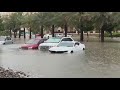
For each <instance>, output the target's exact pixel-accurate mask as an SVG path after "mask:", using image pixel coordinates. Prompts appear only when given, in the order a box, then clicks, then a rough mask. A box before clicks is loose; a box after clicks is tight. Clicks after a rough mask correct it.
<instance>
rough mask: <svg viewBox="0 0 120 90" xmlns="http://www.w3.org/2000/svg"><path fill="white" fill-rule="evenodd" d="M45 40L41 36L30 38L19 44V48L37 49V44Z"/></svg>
mask: <svg viewBox="0 0 120 90" xmlns="http://www.w3.org/2000/svg"><path fill="white" fill-rule="evenodd" d="M45 40H46V39H43V38H36V39H31V40H29V41H28V42H26V43H25V44H24V45H23V46H21V49H38V46H39V44H41V43H43V42H44V41H45Z"/></svg>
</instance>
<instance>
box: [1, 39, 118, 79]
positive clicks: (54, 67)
mask: <svg viewBox="0 0 120 90" xmlns="http://www.w3.org/2000/svg"><path fill="white" fill-rule="evenodd" d="M84 43H85V45H86V50H85V51H81V52H79V53H73V54H51V53H49V52H42V51H39V50H20V49H18V47H19V46H20V45H21V44H11V45H2V46H1V47H0V66H2V67H4V68H8V67H9V68H10V69H13V70H15V71H22V72H25V73H26V74H28V75H30V77H34V78H109V77H112V78H116V77H120V43H118V42H105V43H100V42H95V41H94V42H84Z"/></svg>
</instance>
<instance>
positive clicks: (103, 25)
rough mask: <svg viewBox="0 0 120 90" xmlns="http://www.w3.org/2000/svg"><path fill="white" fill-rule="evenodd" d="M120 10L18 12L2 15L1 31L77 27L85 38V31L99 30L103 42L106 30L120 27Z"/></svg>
mask: <svg viewBox="0 0 120 90" xmlns="http://www.w3.org/2000/svg"><path fill="white" fill-rule="evenodd" d="M119 17H120V13H119V12H36V13H33V12H29V13H23V12H16V13H12V14H11V15H9V16H0V31H7V32H9V30H12V31H13V32H17V31H18V30H19V29H20V28H21V27H22V28H29V29H31V31H32V32H33V33H40V30H41V27H42V28H43V30H48V31H51V30H52V27H53V26H54V28H56V27H61V28H62V29H68V28H67V27H70V28H71V29H73V28H75V29H76V30H77V31H78V32H79V33H80V40H81V41H83V40H84V35H83V31H86V32H88V31H92V30H94V29H95V30H97V31H98V32H99V33H100V38H101V42H104V31H106V32H108V33H110V35H111V37H112V31H117V30H119V29H120V25H119V22H120V18H119ZM87 35H88V33H87Z"/></svg>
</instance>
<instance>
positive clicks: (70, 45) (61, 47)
mask: <svg viewBox="0 0 120 90" xmlns="http://www.w3.org/2000/svg"><path fill="white" fill-rule="evenodd" d="M84 49H85V45H84V44H81V43H80V42H75V41H62V42H60V43H59V44H58V45H57V46H55V47H51V48H50V49H49V52H51V53H74V52H79V51H81V50H84Z"/></svg>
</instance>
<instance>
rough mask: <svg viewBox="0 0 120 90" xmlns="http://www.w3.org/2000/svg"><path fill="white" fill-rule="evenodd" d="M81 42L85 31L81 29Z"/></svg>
mask: <svg viewBox="0 0 120 90" xmlns="http://www.w3.org/2000/svg"><path fill="white" fill-rule="evenodd" d="M80 41H83V29H81V34H80Z"/></svg>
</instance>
